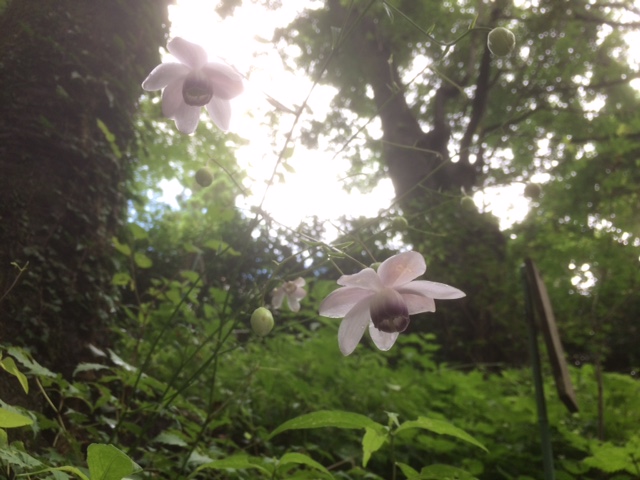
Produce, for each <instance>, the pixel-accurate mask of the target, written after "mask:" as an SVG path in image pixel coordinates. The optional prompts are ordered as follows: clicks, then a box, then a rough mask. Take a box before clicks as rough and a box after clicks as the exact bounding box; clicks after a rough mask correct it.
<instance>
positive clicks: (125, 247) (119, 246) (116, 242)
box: [111, 237, 131, 257]
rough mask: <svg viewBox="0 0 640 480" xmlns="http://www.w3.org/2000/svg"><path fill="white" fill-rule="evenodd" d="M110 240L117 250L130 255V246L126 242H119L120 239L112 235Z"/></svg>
mask: <svg viewBox="0 0 640 480" xmlns="http://www.w3.org/2000/svg"><path fill="white" fill-rule="evenodd" d="M111 241H112V242H113V247H114V248H115V249H116V250H117V251H119V252H120V253H121V254H123V255H126V256H127V257H130V256H131V247H130V246H129V245H127V244H126V243H120V241H119V240H118V239H117V238H116V237H113V238H112V239H111Z"/></svg>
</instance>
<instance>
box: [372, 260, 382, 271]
mask: <svg viewBox="0 0 640 480" xmlns="http://www.w3.org/2000/svg"><path fill="white" fill-rule="evenodd" d="M381 264H382V262H375V263H372V264H371V265H369V268H373V269H374V270H378V267H379V266H380V265H381Z"/></svg>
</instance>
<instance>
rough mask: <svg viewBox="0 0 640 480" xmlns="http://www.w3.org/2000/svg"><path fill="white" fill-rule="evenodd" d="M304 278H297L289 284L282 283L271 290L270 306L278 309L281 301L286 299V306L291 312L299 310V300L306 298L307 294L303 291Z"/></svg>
mask: <svg viewBox="0 0 640 480" xmlns="http://www.w3.org/2000/svg"><path fill="white" fill-rule="evenodd" d="M305 283H306V282H305V281H304V278H302V277H298V278H296V279H295V280H293V281H291V282H284V283H283V284H282V285H281V286H279V287H278V288H274V289H273V293H272V298H271V305H273V308H275V309H278V308H280V307H281V306H282V301H283V300H284V298H285V297H287V305H289V309H290V310H291V311H292V312H297V311H299V310H300V300H302V299H303V298H304V297H306V296H307V292H306V291H305V290H304V288H302V287H304V285H305Z"/></svg>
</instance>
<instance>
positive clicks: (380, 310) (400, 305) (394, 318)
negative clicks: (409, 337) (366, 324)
mask: <svg viewBox="0 0 640 480" xmlns="http://www.w3.org/2000/svg"><path fill="white" fill-rule="evenodd" d="M369 313H370V314H371V321H372V322H373V326H374V327H376V328H377V329H378V330H380V331H381V332H386V333H395V332H404V331H405V330H406V329H407V327H408V326H409V310H408V308H407V303H406V302H405V301H404V299H403V298H402V295H400V294H399V293H398V292H397V291H395V290H394V289H392V288H385V289H383V290H381V291H380V292H378V293H376V294H375V296H374V297H373V299H372V300H371V305H370V306H369Z"/></svg>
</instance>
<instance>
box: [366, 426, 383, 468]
mask: <svg viewBox="0 0 640 480" xmlns="http://www.w3.org/2000/svg"><path fill="white" fill-rule="evenodd" d="M387 438H389V433H388V431H386V430H385V431H380V430H377V429H373V428H370V427H366V428H365V434H364V437H362V452H363V454H362V466H363V467H366V466H367V463H369V459H370V458H371V454H372V453H374V452H376V451H378V450H379V449H380V447H382V445H384V442H386V441H387Z"/></svg>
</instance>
